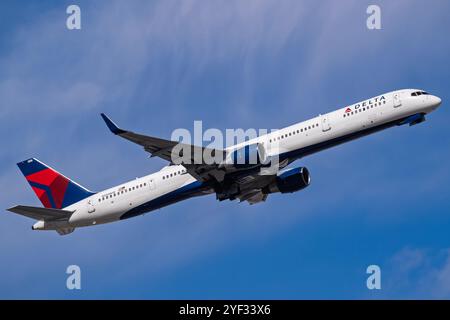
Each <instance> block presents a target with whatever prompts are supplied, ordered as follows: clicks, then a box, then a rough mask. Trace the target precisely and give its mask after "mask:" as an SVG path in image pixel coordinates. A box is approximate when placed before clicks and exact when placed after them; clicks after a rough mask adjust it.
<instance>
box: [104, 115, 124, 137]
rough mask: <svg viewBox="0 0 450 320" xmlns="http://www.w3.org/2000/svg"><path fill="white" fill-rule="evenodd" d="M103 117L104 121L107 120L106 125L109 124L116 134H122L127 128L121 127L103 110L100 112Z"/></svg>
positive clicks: (109, 127)
mask: <svg viewBox="0 0 450 320" xmlns="http://www.w3.org/2000/svg"><path fill="white" fill-rule="evenodd" d="M100 115H101V116H102V118H103V121H105V123H106V125H107V126H108V129H109V130H110V131H111V132H112V133H114V134H121V133H125V132H126V131H125V130H122V129H120V128H119V127H118V126H117V125H116V124H115V123H114V122H113V121H112V120H111V119H110V118H109V117H108V116H107V115H106V114H104V113H103V112H102V113H101V114H100Z"/></svg>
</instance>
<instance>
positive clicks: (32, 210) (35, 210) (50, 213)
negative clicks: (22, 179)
mask: <svg viewBox="0 0 450 320" xmlns="http://www.w3.org/2000/svg"><path fill="white" fill-rule="evenodd" d="M7 210H8V211H11V212H14V213H17V214H20V215H22V216H25V217H28V218H31V219H35V220H44V221H50V220H68V219H69V218H70V216H71V215H72V213H74V212H75V211H69V210H61V209H51V208H41V207H31V206H15V207H12V208H9V209H7Z"/></svg>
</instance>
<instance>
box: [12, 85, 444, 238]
mask: <svg viewBox="0 0 450 320" xmlns="http://www.w3.org/2000/svg"><path fill="white" fill-rule="evenodd" d="M440 104H441V99H440V98H439V97H437V96H435V95H431V94H429V93H428V92H426V91H423V90H420V89H403V90H397V91H392V92H389V93H385V94H381V95H378V96H376V97H373V98H370V99H367V100H364V101H361V102H358V103H355V104H352V105H348V106H345V107H343V108H340V109H338V110H336V111H333V112H330V113H327V114H323V115H319V116H317V117H314V118H312V119H309V120H306V121H303V122H299V123H296V124H294V125H291V126H289V127H286V128H283V129H280V130H277V131H273V132H270V133H268V134H266V135H261V136H259V137H256V138H254V139H250V140H248V141H245V142H242V143H239V144H236V145H233V146H230V147H227V148H224V149H223V150H208V148H207V147H202V146H195V145H187V144H185V145H184V147H187V148H188V150H189V149H190V150H193V151H194V152H195V151H198V150H200V151H202V152H204V151H210V152H211V154H212V155H214V153H215V151H216V152H217V154H219V158H218V159H219V160H218V161H215V162H212V163H211V162H209V163H206V161H184V162H182V163H176V162H177V161H174V160H176V159H179V158H180V157H181V156H184V155H185V154H183V152H181V153H179V154H178V158H177V157H174V152H173V151H174V150H175V148H177V146H179V145H180V143H181V142H176V141H170V140H165V139H160V138H156V137H151V136H146V135H142V134H137V133H134V132H132V131H128V130H124V129H121V128H119V127H118V126H117V125H116V124H115V123H114V122H113V121H112V120H111V119H110V118H108V117H107V116H106V115H105V114H103V113H102V114H101V116H102V118H103V120H104V121H105V123H106V125H107V127H108V128H109V130H110V131H111V132H112V133H113V134H115V135H117V136H119V137H122V138H124V139H126V140H129V141H131V142H133V143H135V144H138V145H140V146H142V147H143V148H144V150H145V151H147V152H149V153H150V154H151V156H156V157H160V158H162V159H165V160H167V161H169V165H168V166H166V167H164V168H162V169H161V170H160V171H158V172H156V173H152V174H150V175H147V176H144V177H142V178H137V179H136V180H131V181H128V182H125V183H122V184H120V185H118V186H115V187H112V188H109V189H106V190H103V191H100V192H92V191H89V190H88V189H86V188H84V187H83V186H81V185H80V184H78V183H76V182H75V181H73V180H71V179H69V178H67V177H65V176H64V175H63V174H61V173H59V172H58V171H56V170H54V169H52V168H51V167H49V166H47V165H46V164H44V163H43V162H41V161H39V160H38V159H35V158H31V159H27V160H25V161H22V162H19V163H18V164H17V165H18V167H19V169H20V170H21V172H22V174H23V175H24V176H25V178H26V180H27V181H28V183H29V184H30V185H31V188H32V189H33V191H34V192H35V193H36V195H37V197H38V198H39V200H40V201H41V203H42V205H43V206H44V207H34V206H24V205H17V206H14V207H12V208H9V209H7V210H9V211H11V212H13V213H16V214H20V215H23V216H26V217H29V218H32V219H34V220H37V222H36V223H35V224H34V225H33V226H32V229H33V230H55V231H57V232H58V233H59V234H60V235H65V234H69V233H71V232H73V231H74V230H75V228H79V227H86V226H93V225H98V224H104V223H109V222H114V221H118V220H123V219H127V218H131V217H135V216H138V215H142V214H144V213H147V212H150V211H153V210H156V209H160V208H163V207H166V206H168V205H170V204H173V203H176V202H179V201H182V200H186V199H189V198H192V197H196V196H201V195H207V194H214V193H215V194H216V198H217V199H218V200H220V201H223V200H226V199H228V200H235V199H239V200H240V201H241V202H243V201H247V202H248V203H249V204H255V203H259V202H263V201H266V199H267V197H268V196H269V195H270V194H273V193H278V192H279V193H282V194H284V193H293V192H296V191H299V190H302V189H304V188H306V187H308V186H309V185H310V182H311V178H310V173H309V170H308V169H307V168H306V167H291V166H289V165H290V164H291V163H293V162H294V161H296V160H298V159H300V158H303V157H305V156H308V155H311V154H313V153H316V152H319V151H322V150H325V149H328V148H331V147H334V146H337V145H340V144H342V143H345V142H349V141H351V140H354V139H357V138H360V137H363V136H367V135H370V134H372V133H376V132H379V131H381V130H384V129H387V128H391V127H394V126H401V125H406V124H408V125H409V126H413V125H416V124H419V123H421V122H423V121H425V116H426V115H427V114H429V113H430V112H432V111H434V110H436V109H437V108H438V107H439V106H440ZM186 155H187V158H188V160H192V154H191V155H189V153H186ZM185 158H186V157H185ZM250 158H252V159H253V160H254V161H250ZM255 159H256V160H255ZM267 159H276V161H267ZM184 160H186V159H184ZM274 163H275V164H276V165H274Z"/></svg>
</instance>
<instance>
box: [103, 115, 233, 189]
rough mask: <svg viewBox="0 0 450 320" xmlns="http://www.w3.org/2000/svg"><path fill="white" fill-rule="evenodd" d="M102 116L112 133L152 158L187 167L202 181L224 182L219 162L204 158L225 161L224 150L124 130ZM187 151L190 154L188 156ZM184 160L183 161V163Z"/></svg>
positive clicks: (223, 174)
mask: <svg viewBox="0 0 450 320" xmlns="http://www.w3.org/2000/svg"><path fill="white" fill-rule="evenodd" d="M101 116H102V118H103V120H104V121H105V123H106V125H107V126H108V128H109V130H111V132H112V133H114V134H115V135H117V136H119V137H122V138H124V139H127V140H129V141H131V142H134V143H136V144H138V145H140V146H142V147H143V148H144V150H145V151H147V152H149V153H150V154H151V155H152V157H159V158H162V159H164V160H167V161H170V162H171V163H179V164H182V165H183V166H184V167H186V170H187V171H188V173H189V174H191V175H192V176H193V177H195V178H196V179H197V180H200V181H206V180H208V179H211V178H214V179H216V180H217V181H222V180H223V177H224V176H225V172H224V170H222V169H221V168H219V165H218V162H217V161H216V162H213V161H207V162H208V163H212V164H208V163H205V161H204V157H203V156H204V155H210V156H211V157H214V158H215V159H224V155H225V151H224V150H220V149H211V148H205V147H199V146H195V145H189V144H185V143H181V142H176V141H171V140H164V139H160V138H156V137H151V136H146V135H142V134H138V133H134V132H132V131H128V130H123V129H121V128H119V127H118V126H117V125H116V124H115V123H114V122H113V121H112V120H111V119H110V118H108V117H107V116H106V115H105V114H104V113H102V114H101ZM186 151H187V153H188V154H186ZM199 155H200V157H199ZM182 159H183V161H181V160H182ZM185 160H188V161H185Z"/></svg>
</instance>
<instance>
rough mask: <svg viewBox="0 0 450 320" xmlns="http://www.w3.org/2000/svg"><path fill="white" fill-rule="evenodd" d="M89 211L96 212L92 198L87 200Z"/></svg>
mask: <svg viewBox="0 0 450 320" xmlns="http://www.w3.org/2000/svg"><path fill="white" fill-rule="evenodd" d="M87 211H88V213H94V212H95V207H94V204H93V203H92V200H90V199H89V200H88V201H87Z"/></svg>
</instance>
